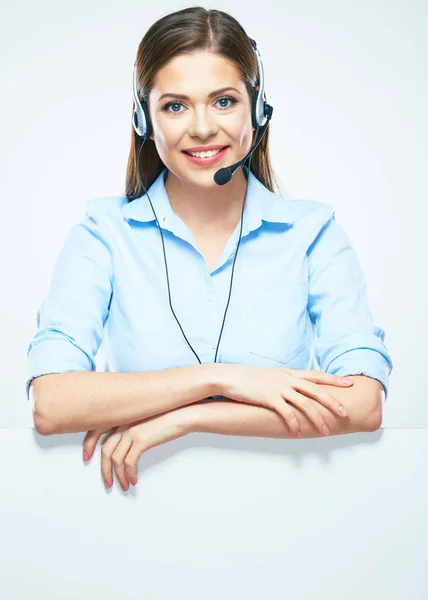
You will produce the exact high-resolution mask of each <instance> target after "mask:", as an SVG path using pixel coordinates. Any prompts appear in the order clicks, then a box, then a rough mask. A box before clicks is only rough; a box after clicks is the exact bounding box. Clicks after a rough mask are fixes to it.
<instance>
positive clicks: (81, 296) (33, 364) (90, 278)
mask: <svg viewBox="0 0 428 600" xmlns="http://www.w3.org/2000/svg"><path fill="white" fill-rule="evenodd" d="M90 205H91V203H90V201H89V202H88V203H87V209H86V213H85V216H84V218H83V219H82V220H81V221H80V222H79V223H77V224H75V225H74V226H73V227H72V228H71V230H70V231H69V233H68V235H67V238H66V240H65V242H64V244H63V246H62V248H61V250H60V252H59V255H58V258H57V260H56V263H55V266H54V270H53V275H52V277H51V281H50V284H49V289H48V293H47V295H46V297H45V298H44V299H43V300H42V302H41V304H40V306H39V308H38V310H37V316H36V321H37V332H36V333H35V335H34V337H33V339H32V340H31V342H30V344H29V346H28V349H27V381H26V395H27V400H29V399H30V384H31V381H32V380H33V379H34V378H35V377H37V376H39V375H44V374H47V373H64V372H67V371H95V370H96V364H95V356H96V353H97V351H98V349H99V347H100V344H101V341H102V338H103V331H104V323H105V320H106V318H107V316H108V312H109V306H110V299H111V295H112V281H113V266H112V255H111V248H110V246H109V244H108V242H107V241H106V237H107V236H106V235H105V233H104V230H103V226H102V223H101V222H100V219H99V218H98V217H97V215H96V213H95V214H91V213H90V212H89V211H88V206H90Z"/></svg>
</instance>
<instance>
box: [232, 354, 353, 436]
mask: <svg viewBox="0 0 428 600" xmlns="http://www.w3.org/2000/svg"><path fill="white" fill-rule="evenodd" d="M224 367H225V370H224V375H223V377H224V380H223V385H222V393H223V394H224V395H225V396H227V397H228V398H230V399H231V400H236V401H238V402H244V403H247V404H256V405H260V406H265V407H266V408H270V409H273V410H276V411H277V412H278V413H279V414H280V415H281V416H282V417H283V419H284V420H285V422H286V423H287V425H288V427H289V428H290V430H291V432H292V434H293V435H295V436H296V437H300V424H299V420H298V417H297V413H296V411H295V410H293V408H292V406H290V404H291V405H294V406H296V407H297V408H299V409H301V410H302V411H303V412H304V413H306V415H307V416H308V418H309V419H311V421H313V423H314V424H315V426H316V427H317V428H318V429H319V430H320V431H321V434H322V435H325V432H324V431H323V429H322V426H323V425H324V424H325V425H327V424H326V423H325V421H324V417H323V416H322V415H321V414H320V412H319V411H318V410H317V408H316V402H318V403H320V404H322V405H323V406H325V407H326V408H328V409H330V410H331V411H332V412H333V413H334V414H337V415H338V416H339V417H347V416H348V415H347V413H346V410H345V408H344V407H343V406H342V405H341V404H340V402H339V401H338V400H337V398H335V397H334V396H332V395H331V394H329V393H328V392H326V391H324V390H323V389H320V388H319V387H318V385H317V384H329V385H338V386H341V387H343V386H345V387H348V386H349V385H353V383H354V382H353V381H352V380H351V382H350V383H345V382H343V381H342V378H341V377H339V376H337V375H332V374H331V373H324V372H323V371H308V370H293V369H287V368H277V367H254V366H247V365H241V364H228V365H224ZM313 400H316V402H313ZM341 410H343V412H340V411H341ZM327 431H328V429H327Z"/></svg>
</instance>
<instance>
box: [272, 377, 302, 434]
mask: <svg viewBox="0 0 428 600" xmlns="http://www.w3.org/2000/svg"><path fill="white" fill-rule="evenodd" d="M290 391H291V392H293V391H294V390H292V389H291V390H290ZM294 393H295V394H297V392H294ZM284 400H285V398H284V397H282V396H280V398H279V399H278V400H275V401H273V402H272V404H271V408H272V409H273V410H276V412H277V413H278V414H279V415H280V416H281V417H282V418H283V419H284V421H285V423H286V424H287V427H288V428H289V429H290V432H291V435H292V436H293V437H299V433H301V430H300V421H299V419H298V417H297V413H296V411H295V410H294V409H293V407H292V406H290V404H287V403H286V402H284Z"/></svg>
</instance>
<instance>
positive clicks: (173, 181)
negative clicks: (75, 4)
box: [165, 167, 248, 231]
mask: <svg viewBox="0 0 428 600" xmlns="http://www.w3.org/2000/svg"><path fill="white" fill-rule="evenodd" d="M247 183H248V182H247V179H246V177H245V175H244V173H243V170H242V167H240V168H239V169H238V170H237V171H236V172H235V173H234V175H233V176H232V179H231V180H230V181H228V182H227V183H226V184H225V185H217V184H216V183H215V182H214V180H212V184H210V185H209V186H207V187H204V186H200V185H195V184H194V183H192V182H189V181H185V180H183V179H180V178H178V177H177V176H176V175H174V174H173V173H172V172H171V171H169V170H168V171H167V179H166V181H165V189H166V192H167V194H168V197H169V201H170V204H171V208H172V209H173V211H174V212H175V214H176V215H177V216H178V217H180V219H181V220H182V221H183V222H184V223H185V224H186V225H188V226H189V228H191V229H197V230H199V231H213V230H224V229H230V228H231V229H234V228H235V227H236V224H237V223H239V221H240V219H241V214H242V203H243V202H244V196H245V190H246V187H247Z"/></svg>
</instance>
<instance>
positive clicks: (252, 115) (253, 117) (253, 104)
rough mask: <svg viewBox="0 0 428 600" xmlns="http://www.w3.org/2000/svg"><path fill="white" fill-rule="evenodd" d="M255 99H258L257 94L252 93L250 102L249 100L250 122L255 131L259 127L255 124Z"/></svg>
mask: <svg viewBox="0 0 428 600" xmlns="http://www.w3.org/2000/svg"><path fill="white" fill-rule="evenodd" d="M257 98H258V92H254V94H253V97H252V100H251V122H252V124H253V128H254V129H256V128H257V127H260V125H259V124H258V123H257V113H256V107H257Z"/></svg>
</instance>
